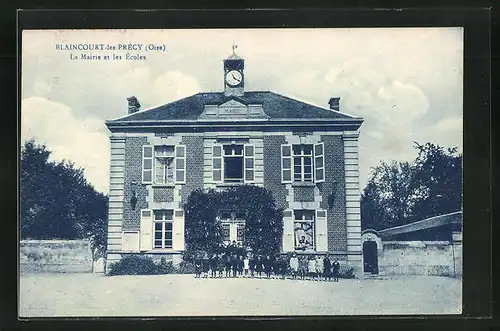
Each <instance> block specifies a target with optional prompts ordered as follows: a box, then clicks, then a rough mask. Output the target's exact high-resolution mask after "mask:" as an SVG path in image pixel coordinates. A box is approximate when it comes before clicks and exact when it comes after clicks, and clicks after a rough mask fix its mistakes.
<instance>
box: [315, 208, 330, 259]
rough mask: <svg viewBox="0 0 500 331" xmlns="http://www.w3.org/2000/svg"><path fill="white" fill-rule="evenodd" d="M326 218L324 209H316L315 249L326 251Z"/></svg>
mask: <svg viewBox="0 0 500 331" xmlns="http://www.w3.org/2000/svg"><path fill="white" fill-rule="evenodd" d="M326 221H327V218H326V210H324V209H319V210H316V219H315V221H314V224H315V225H316V229H315V230H316V231H315V232H316V251H317V252H326V251H328V236H327V223H326Z"/></svg>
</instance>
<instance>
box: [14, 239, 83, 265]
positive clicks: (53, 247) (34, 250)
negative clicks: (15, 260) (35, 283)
mask: <svg viewBox="0 0 500 331" xmlns="http://www.w3.org/2000/svg"><path fill="white" fill-rule="evenodd" d="M19 258H20V259H19V262H20V272H21V273H39V272H77V273H84V272H92V264H93V261H92V252H91V250H90V247H89V242H88V241H87V240H22V241H21V242H20V256H19Z"/></svg>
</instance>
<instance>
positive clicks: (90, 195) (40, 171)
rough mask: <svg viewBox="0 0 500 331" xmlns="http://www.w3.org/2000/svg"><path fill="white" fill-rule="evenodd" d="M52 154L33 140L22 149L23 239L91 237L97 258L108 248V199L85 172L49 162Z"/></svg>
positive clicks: (70, 166) (69, 164)
mask: <svg viewBox="0 0 500 331" xmlns="http://www.w3.org/2000/svg"><path fill="white" fill-rule="evenodd" d="M50 154H51V152H50V151H49V150H48V149H47V147H46V146H45V145H37V144H36V143H35V141H34V140H29V141H26V142H25V144H24V145H23V146H22V148H21V169H20V214H21V215H20V216H21V222H20V232H21V238H22V239H26V238H31V239H56V238H57V239H79V238H88V239H90V242H91V248H92V252H93V254H94V256H95V257H96V258H98V257H99V256H102V255H103V254H104V252H105V249H106V235H107V234H106V233H107V203H108V198H107V196H106V195H104V194H102V193H99V192H97V191H96V190H95V189H94V188H93V186H92V185H90V184H89V183H88V182H87V180H86V179H85V177H84V173H83V169H81V168H76V167H75V165H74V164H73V163H71V162H67V161H62V162H53V161H49V158H50Z"/></svg>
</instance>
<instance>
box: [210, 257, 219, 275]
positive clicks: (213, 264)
mask: <svg viewBox="0 0 500 331" xmlns="http://www.w3.org/2000/svg"><path fill="white" fill-rule="evenodd" d="M217 260H218V258H217V254H215V253H214V254H213V255H212V258H211V259H210V273H211V274H210V277H211V278H215V277H217Z"/></svg>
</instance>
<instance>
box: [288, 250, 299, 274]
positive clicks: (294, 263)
mask: <svg viewBox="0 0 500 331" xmlns="http://www.w3.org/2000/svg"><path fill="white" fill-rule="evenodd" d="M290 269H291V270H292V279H297V272H298V271H299V259H298V258H297V254H295V253H293V255H292V257H291V258H290Z"/></svg>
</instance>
